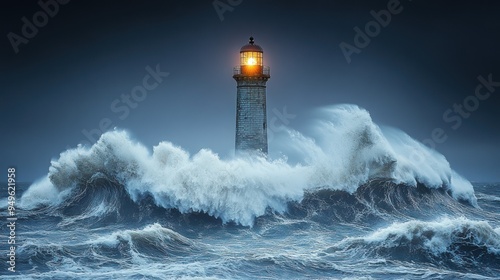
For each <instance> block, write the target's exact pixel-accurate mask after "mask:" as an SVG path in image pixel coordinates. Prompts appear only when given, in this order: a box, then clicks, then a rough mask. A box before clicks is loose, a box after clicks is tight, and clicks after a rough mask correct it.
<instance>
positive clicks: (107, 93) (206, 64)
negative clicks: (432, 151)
mask: <svg viewBox="0 0 500 280" xmlns="http://www.w3.org/2000/svg"><path fill="white" fill-rule="evenodd" d="M42 1H44V2H43V3H45V2H47V1H46V0H42ZM49 2H50V1H49ZM61 2H62V1H61ZM216 3H218V5H219V7H220V8H221V9H224V7H223V5H224V4H227V5H229V6H226V8H227V7H230V9H229V10H227V11H225V12H224V13H222V14H221V15H220V14H218V12H217V11H216V9H215V8H214V6H213V4H214V2H213V1H212V0H207V1H148V0H146V1H76V0H74V1H70V2H69V3H67V4H64V5H62V4H59V8H58V11H54V12H53V13H52V14H53V17H48V18H47V19H45V18H44V16H43V14H42V13H38V12H39V11H41V10H42V8H41V6H40V5H39V4H38V3H37V1H7V2H5V3H2V8H1V12H0V13H1V17H0V20H1V23H2V24H1V26H0V28H1V30H2V32H1V34H2V39H1V40H0V47H1V60H0V61H1V62H0V67H1V75H0V77H1V78H0V79H1V88H2V91H1V96H0V104H1V105H0V106H1V107H0V109H1V110H0V114H1V125H2V134H1V135H2V138H1V142H0V143H1V154H0V158H1V168H2V169H6V168H7V166H11V165H12V166H16V167H17V168H18V171H17V173H18V176H19V180H22V181H31V180H34V179H37V178H39V177H41V176H43V175H45V174H46V173H47V171H48V167H49V165H50V160H51V159H53V158H57V157H58V156H59V153H60V152H62V151H64V150H66V149H67V148H68V147H75V146H76V145H77V144H78V143H83V142H85V141H88V140H87V138H86V137H85V136H84V134H83V133H82V131H83V130H86V131H93V132H96V129H98V128H99V123H100V121H101V120H103V119H107V120H109V122H110V123H107V124H105V126H106V127H108V126H109V127H118V128H122V129H127V130H128V131H130V132H131V134H132V135H133V137H134V138H135V139H137V140H138V141H140V142H142V143H144V144H145V145H146V146H148V147H149V148H151V147H152V146H153V145H156V144H157V143H158V142H160V141H163V140H168V141H171V142H173V143H174V144H176V145H180V146H182V147H183V148H185V149H186V150H188V151H190V152H191V153H195V152H197V151H198V150H200V149H201V148H211V149H212V150H214V151H215V152H217V153H219V154H220V155H221V156H222V157H227V156H229V155H230V154H231V152H232V150H233V149H234V127H235V102H236V96H235V94H236V86H235V81H234V80H233V79H232V67H233V66H235V65H236V64H237V63H238V52H239V48H240V47H241V46H242V45H244V44H246V43H247V41H248V37H249V36H250V35H252V36H254V37H255V40H256V43H257V44H259V45H261V46H262V47H263V48H264V52H265V53H264V59H265V64H267V65H269V66H270V67H271V76H272V77H271V80H270V81H269V82H268V91H267V93H268V111H269V112H272V110H273V109H274V108H276V109H278V110H282V109H283V107H284V106H286V108H287V112H288V113H291V114H295V115H296V118H295V119H293V120H291V121H290V123H289V125H290V126H291V127H292V128H295V129H297V130H299V131H307V126H308V125H309V124H310V121H311V119H312V118H313V116H314V111H315V110H316V108H319V107H321V106H325V105H331V104H337V103H352V104H357V105H359V106H360V107H363V108H365V109H367V110H368V111H369V112H370V113H371V116H372V118H373V119H374V121H375V122H376V123H378V124H380V125H386V126H392V127H397V128H399V129H401V130H403V131H405V132H406V133H408V134H409V135H410V136H412V137H414V138H415V139H418V140H424V139H427V138H430V137H431V135H432V131H433V130H434V129H436V128H438V129H439V128H441V129H442V130H443V131H444V133H446V135H447V139H446V141H444V142H443V143H439V144H437V145H436V149H437V150H438V151H439V152H441V153H442V154H444V155H445V156H446V158H447V159H448V161H449V162H450V163H451V166H452V168H454V169H455V170H457V171H458V172H459V173H461V174H462V175H464V176H465V177H466V178H468V179H470V180H473V181H500V172H499V166H500V145H499V143H500V110H499V108H500V87H499V86H496V88H495V86H491V85H490V86H489V88H490V89H492V90H495V89H496V91H494V92H491V93H489V91H488V87H486V86H482V87H480V88H479V94H480V97H481V99H482V100H480V99H478V97H474V96H475V90H476V87H477V86H478V85H479V84H480V82H479V81H478V79H477V77H478V76H482V77H484V78H485V79H486V80H488V76H489V75H491V76H490V79H491V80H493V81H494V82H493V83H495V81H500V16H499V15H500V2H498V1H423V0H413V1H410V0H401V1H400V2H399V5H398V4H397V2H396V1H388V0H383V1H373V0H370V1H326V0H325V1H319V0H310V1H291V0H287V1H270V0H252V1H251V0H242V1H241V0H240V1H237V0H232V1H229V0H220V1H218V2H217V1H216ZM221 3H224V4H221ZM231 4H232V5H233V6H231ZM388 4H389V6H390V7H391V9H392V11H393V12H394V13H393V14H392V15H391V19H390V22H388V24H385V25H386V26H385V27H381V28H380V31H378V30H376V29H374V28H376V26H373V25H370V24H369V23H370V21H372V20H374V17H373V15H372V14H370V11H372V10H374V11H375V12H378V11H380V10H387V9H388ZM50 8H52V9H54V7H53V6H51V7H50ZM382 14H383V13H382ZM34 15H36V21H37V22H38V24H39V25H40V27H39V28H37V29H38V31H37V32H36V34H33V33H34V31H33V30H29V28H28V27H25V28H24V29H25V30H24V31H25V33H27V35H28V36H29V37H31V38H26V37H25V36H24V35H23V25H25V23H24V22H23V19H22V18H23V17H26V19H27V21H29V22H30V23H33V16H34ZM382 18H383V17H382ZM221 19H222V20H221ZM385 19H386V20H387V18H385ZM44 20H45V21H46V22H44ZM367 24H368V25H369V28H372V29H369V32H371V34H372V35H373V37H371V38H370V42H369V43H367V42H363V40H362V38H358V39H359V40H357V41H358V42H357V43H358V48H357V50H356V52H354V53H352V54H351V55H350V59H351V62H350V63H348V62H347V59H346V57H345V56H344V54H343V52H342V50H341V48H340V46H339V45H340V44H341V43H342V42H345V44H344V46H346V45H347V44H349V45H350V46H352V47H349V48H350V50H354V48H355V47H356V43H355V42H354V39H355V36H356V31H355V30H354V28H355V27H359V28H360V29H361V30H364V29H365V27H366V25H367ZM370 30H371V31H370ZM377 31H378V32H377ZM10 32H12V33H13V34H16V35H12V34H10ZM30 32H31V33H30ZM9 34H10V37H9ZM12 36H14V37H15V38H14V37H12ZM16 36H17V37H16ZM21 36H22V38H21ZM358 37H359V36H358ZM9 38H10V39H9ZM12 38H14V39H12ZM10 40H14V41H15V45H17V48H18V52H17V53H16V52H15V50H14V48H15V47H13V46H12V44H11V42H10ZM157 65H159V68H160V71H162V72H169V73H170V74H169V75H168V77H164V78H163V80H162V82H161V83H159V84H158V85H157V87H156V88H154V89H152V90H150V91H149V92H147V95H146V96H145V97H144V99H143V100H141V101H140V102H137V103H136V102H133V104H136V105H137V106H136V107H135V108H132V105H128V103H125V101H124V100H122V99H121V96H122V95H130V93H131V91H132V90H133V89H134V87H136V86H138V85H142V83H143V78H144V77H145V76H146V75H147V74H148V71H147V70H146V67H147V66H150V67H151V68H152V69H155V68H156V67H157ZM149 82H150V83H151V84H154V83H155V81H154V80H150V81H149ZM488 94H489V96H487V95H488ZM464 100H467V102H468V103H467V104H466V105H467V106H466V107H463V108H469V109H471V110H472V111H471V112H468V111H463V112H461V114H462V115H460V113H458V111H457V112H455V111H454V110H455V109H456V108H454V104H457V105H460V104H463V103H464ZM113 103H114V104H115V110H112V109H111V106H112V104H113ZM124 107H126V108H128V110H126V109H125V108H124ZM448 110H452V111H451V112H449V113H448V115H447V117H448V120H447V121H446V120H445V119H443V114H444V113H445V112H447V111H448ZM463 110H467V109H463ZM116 111H119V112H116ZM269 114H272V113H269ZM459 121H460V122H461V123H459ZM453 128H456V129H453ZM93 137H94V138H97V137H98V135H97V134H93ZM270 149H271V150H272V149H273V143H271V144H270Z"/></svg>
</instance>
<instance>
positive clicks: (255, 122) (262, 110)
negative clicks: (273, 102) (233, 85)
mask: <svg viewBox="0 0 500 280" xmlns="http://www.w3.org/2000/svg"><path fill="white" fill-rule="evenodd" d="M266 81H267V79H262V78H260V79H259V78H246V79H240V80H237V83H238V87H237V89H238V93H237V98H236V99H237V100H236V152H241V151H252V150H253V151H255V150H260V151H261V152H263V153H264V154H267V116H266Z"/></svg>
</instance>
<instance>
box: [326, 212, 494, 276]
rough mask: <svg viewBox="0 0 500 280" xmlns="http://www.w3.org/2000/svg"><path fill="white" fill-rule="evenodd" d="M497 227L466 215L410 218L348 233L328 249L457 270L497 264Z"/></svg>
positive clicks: (329, 250) (335, 251)
mask: <svg viewBox="0 0 500 280" xmlns="http://www.w3.org/2000/svg"><path fill="white" fill-rule="evenodd" d="M499 232H500V229H499V228H497V229H494V228H492V227H491V225H490V224H489V223H488V222H485V221H473V220H469V219H466V218H463V217H461V218H453V219H451V218H441V219H439V220H437V221H431V222H424V221H417V220H412V221H408V222H404V223H393V224H392V225H390V226H388V227H385V228H382V229H379V230H376V231H375V232H373V233H371V234H369V235H367V236H364V237H355V238H353V237H348V238H346V239H344V240H342V241H341V242H339V243H337V244H335V245H334V246H333V247H331V248H329V249H328V250H327V252H328V253H332V254H335V253H339V252H344V253H349V252H350V253H353V254H357V253H358V252H360V253H362V254H370V255H373V256H375V257H384V258H389V259H397V260H401V261H408V262H419V263H433V264H436V265H445V266H446V267H448V268H452V269H456V270H459V271H462V270H468V269H471V268H475V269H481V268H482V266H484V265H488V266H489V267H490V268H494V269H499V268H500V265H499V264H500V235H499Z"/></svg>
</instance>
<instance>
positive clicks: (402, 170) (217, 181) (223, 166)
mask: <svg viewBox="0 0 500 280" xmlns="http://www.w3.org/2000/svg"><path fill="white" fill-rule="evenodd" d="M314 134H315V137H314V138H313V137H307V136H304V135H303V134H301V133H299V132H297V131H293V130H287V134H286V143H287V145H288V146H289V147H290V148H292V149H295V150H297V151H300V153H301V154H302V158H301V160H300V162H299V163H296V164H290V163H288V161H287V159H286V157H283V158H278V159H270V158H264V157H261V156H250V155H249V156H246V157H237V158H229V159H221V158H220V157H219V156H218V155H217V154H215V153H214V152H212V151H210V150H208V149H202V150H200V151H199V152H197V153H196V154H194V155H190V154H189V153H188V152H187V151H185V150H183V149H182V148H180V147H177V146H175V145H173V144H172V143H170V142H161V143H159V144H158V145H157V146H155V147H153V151H152V152H150V151H149V150H148V149H147V148H146V147H144V146H143V145H141V144H140V143H138V142H135V141H133V140H131V139H130V137H129V135H128V134H127V133H126V132H125V131H112V132H108V133H105V134H103V135H102V137H101V138H100V139H99V140H98V141H97V143H95V144H94V145H93V146H92V147H83V146H79V147H77V148H74V149H70V150H67V151H64V152H63V153H61V155H60V157H59V158H58V159H57V160H53V161H52V164H51V167H50V170H49V173H48V175H47V177H46V178H43V179H41V180H40V181H39V182H36V183H34V184H33V185H32V186H31V187H30V188H29V189H28V190H27V191H26V192H25V193H24V194H23V197H22V199H21V202H20V206H21V207H23V208H25V209H34V208H37V207H56V206H57V207H61V206H64V207H66V208H65V211H66V212H78V211H80V213H84V214H82V215H83V216H85V217H87V216H101V215H103V213H109V212H113V211H116V209H118V208H120V207H121V206H120V205H117V204H118V203H122V202H120V201H128V202H126V203H131V204H140V203H141V202H142V201H144V200H145V199H147V200H151V201H152V202H153V203H154V204H155V205H156V206H157V207H160V208H165V209H177V210H178V211H179V212H180V213H192V212H202V213H206V214H208V215H210V216H213V217H216V218H220V219H221V220H222V221H223V222H224V223H226V222H230V221H234V222H236V223H239V224H241V225H247V226H248V225H250V226H251V225H252V224H253V222H254V219H255V218H256V217H259V216H262V215H264V214H266V213H267V211H269V210H271V211H272V212H275V213H284V212H286V210H287V207H288V205H289V203H290V202H292V203H294V202H301V201H302V200H303V199H304V195H305V194H306V193H310V192H315V191H318V190H338V191H344V192H346V193H350V194H353V193H355V192H356V190H358V188H359V187H360V186H363V185H366V183H367V182H370V181H371V180H373V179H377V178H384V179H386V180H388V181H391V182H395V183H397V184H404V185H406V186H407V187H410V188H411V187H417V185H419V184H422V185H424V186H425V187H426V188H429V189H442V190H445V191H448V192H449V193H450V194H451V195H452V196H453V197H454V198H456V199H459V200H464V201H467V202H468V203H470V204H472V205H476V198H475V196H474V191H473V188H472V185H471V184H470V183H469V182H468V181H467V180H465V179H463V178H461V177H460V176H459V175H458V174H456V173H455V172H454V171H453V170H452V169H451V168H450V166H449V163H448V162H447V161H446V159H445V158H444V156H442V155H440V154H438V153H437V152H435V151H433V150H430V149H428V148H427V147H425V146H424V145H422V144H421V143H419V142H417V141H415V140H414V139H412V138H411V137H409V136H408V135H406V134H405V133H403V132H401V131H398V130H396V129H384V130H381V129H380V128H379V127H378V126H377V125H376V124H374V123H373V122H372V120H371V118H370V115H369V113H368V112H367V111H365V110H363V109H360V108H358V107H356V106H353V105H341V106H334V107H329V108H328V109H325V110H323V113H322V118H321V119H320V120H318V121H317V125H316V130H315V132H314ZM423 159H425V160H423ZM101 188H102V189H101ZM115 192H118V193H119V195H118V198H119V200H120V201H117V197H116V195H117V194H116V193H115ZM93 193H94V194H95V195H92V194H93ZM106 193H108V195H106ZM97 194H99V195H97ZM76 200H79V201H80V202H81V200H84V201H87V200H88V201H87V203H83V205H87V206H86V209H78V208H77V207H78V205H82V204H81V203H78V204H76V203H72V202H74V201H76ZM123 203H125V202H123ZM82 218H83V217H82Z"/></svg>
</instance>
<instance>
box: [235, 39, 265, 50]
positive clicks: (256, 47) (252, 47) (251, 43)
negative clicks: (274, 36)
mask: <svg viewBox="0 0 500 280" xmlns="http://www.w3.org/2000/svg"><path fill="white" fill-rule="evenodd" d="M240 52H263V50H262V48H261V47H260V46H259V45H255V44H254V41H253V37H250V41H249V42H248V44H246V45H244V46H243V47H241V49H240Z"/></svg>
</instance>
